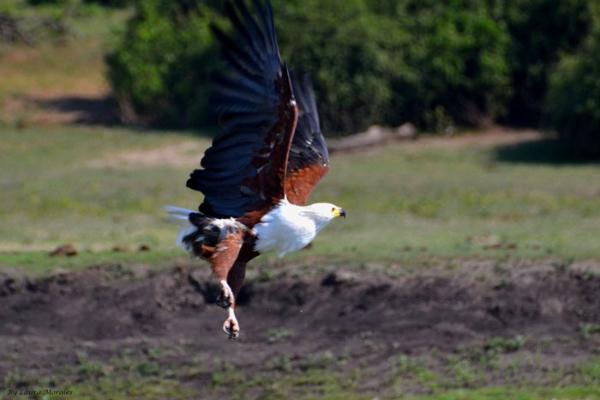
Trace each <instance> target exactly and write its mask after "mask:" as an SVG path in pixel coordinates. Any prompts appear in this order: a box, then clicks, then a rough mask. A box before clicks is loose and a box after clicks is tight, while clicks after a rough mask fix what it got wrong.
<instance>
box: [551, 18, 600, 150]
mask: <svg viewBox="0 0 600 400" xmlns="http://www.w3.org/2000/svg"><path fill="white" fill-rule="evenodd" d="M545 111H546V112H545V117H546V119H547V123H548V125H549V126H550V127H552V128H554V129H556V130H557V131H558V133H559V135H560V139H561V140H562V141H563V142H564V143H565V145H566V147H567V149H568V150H569V151H570V152H571V153H572V154H573V155H576V156H595V157H598V156H600V29H596V30H595V31H594V32H593V33H592V34H590V36H589V37H588V39H587V40H586V42H585V43H584V45H583V46H582V47H581V49H580V50H579V51H578V52H577V53H576V54H574V55H568V56H565V57H564V58H563V59H562V61H561V62H560V64H559V66H558V68H557V69H556V70H555V71H554V73H553V74H552V76H551V79H550V89H549V92H548V98H547V100H546V109H545Z"/></svg>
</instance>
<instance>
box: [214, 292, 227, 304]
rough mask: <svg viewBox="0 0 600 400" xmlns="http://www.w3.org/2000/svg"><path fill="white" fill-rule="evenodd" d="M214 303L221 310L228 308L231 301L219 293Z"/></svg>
mask: <svg viewBox="0 0 600 400" xmlns="http://www.w3.org/2000/svg"><path fill="white" fill-rule="evenodd" d="M215 303H216V304H217V305H218V306H219V307H223V308H229V307H231V300H230V299H229V297H225V295H224V294H223V292H221V293H219V295H218V296H217V300H216V301H215Z"/></svg>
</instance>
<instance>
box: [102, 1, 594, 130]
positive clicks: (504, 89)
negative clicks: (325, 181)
mask: <svg viewBox="0 0 600 400" xmlns="http://www.w3.org/2000/svg"><path fill="white" fill-rule="evenodd" d="M90 1H91V0H90ZM134 1H135V8H136V12H135V16H134V17H133V18H132V19H131V20H130V21H129V23H128V27H127V30H126V32H125V34H124V36H123V38H122V39H121V41H120V42H119V43H118V45H117V46H116V48H115V50H114V51H113V52H112V53H111V54H110V55H109V56H108V57H107V61H108V65H109V79H110V81H111V83H112V86H113V88H114V91H115V93H116V95H117V97H118V99H119V101H120V104H121V106H122V109H123V110H124V115H125V116H126V117H127V118H131V119H136V120H142V121H147V122H149V123H154V124H159V125H165V126H174V127H200V126H206V125H207V124H208V123H209V121H210V119H209V117H208V114H207V111H208V104H207V103H208V90H209V85H208V81H209V76H210V73H211V71H214V70H215V69H216V68H219V66H220V65H219V61H218V60H220V57H218V55H217V50H216V48H215V44H214V41H213V38H212V37H211V35H210V33H209V29H208V24H209V22H210V21H215V20H217V22H221V21H222V16H221V14H220V11H221V8H222V3H223V1H222V0H175V1H168V0H134ZM594 1H595V0H564V1H560V2H556V1H555V0H515V1H511V2H508V1H503V0H448V1H438V0H348V1H343V2H342V1H327V2H323V1H319V0H272V2H273V6H274V9H275V19H276V25H277V30H278V34H279V38H280V44H281V50H282V54H283V57H284V59H286V60H287V61H289V64H290V66H291V67H293V68H296V72H308V73H310V74H311V76H312V77H313V81H314V84H315V86H316V93H317V101H318V103H319V110H320V113H321V117H322V121H323V128H324V130H325V131H326V132H327V133H329V134H331V133H352V132H356V131H360V130H363V129H364V128H366V127H367V126H368V125H370V124H374V123H378V124H383V125H397V124H399V123H402V122H406V121H411V122H414V123H416V124H418V125H419V126H421V127H423V128H427V129H432V130H436V131H439V130H445V129H446V128H448V127H449V126H451V125H454V124H461V125H462V124H468V125H471V124H481V123H483V122H487V121H493V120H494V119H497V118H498V117H502V116H503V115H505V113H506V111H508V116H506V118H505V119H504V122H509V123H535V122H536V121H537V120H538V119H539V115H540V112H541V108H542V103H543V98H544V96H545V93H546V91H547V80H548V75H549V72H550V71H551V69H552V68H553V67H554V65H555V64H556V62H557V60H558V58H559V55H560V54H562V53H564V52H567V51H571V50H572V49H574V48H575V47H576V46H577V45H578V44H579V43H580V42H581V41H582V38H583V37H584V36H585V34H586V32H587V31H589V26H590V23H591V22H590V21H591V17H590V15H589V14H590V12H589V11H590V4H592V3H593V2H594ZM565 68H566V67H565Z"/></svg>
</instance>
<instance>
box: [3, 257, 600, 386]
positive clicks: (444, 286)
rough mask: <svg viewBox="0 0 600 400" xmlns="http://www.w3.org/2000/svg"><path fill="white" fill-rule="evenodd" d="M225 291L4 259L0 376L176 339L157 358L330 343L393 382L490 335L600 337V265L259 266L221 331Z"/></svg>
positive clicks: (566, 341) (296, 354) (266, 356)
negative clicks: (220, 302)
mask: <svg viewBox="0 0 600 400" xmlns="http://www.w3.org/2000/svg"><path fill="white" fill-rule="evenodd" d="M286 268H288V267H286ZM290 270H291V269H290ZM291 275H294V276H295V277H291ZM397 275H398V274H397ZM217 293H218V287H217V285H216V284H215V282H214V281H213V280H212V279H211V277H210V274H209V273H208V270H207V268H206V267H202V268H191V267H185V266H183V267H182V266H179V267H175V268H172V269H170V270H161V271H156V270H152V269H149V268H145V267H132V268H125V267H121V266H104V267H94V268H89V269H86V270H83V271H79V272H60V273H54V274H52V275H51V276H47V277H40V278H32V277H28V276H25V275H22V274H19V273H17V272H15V271H9V270H6V271H0V321H1V322H0V354H9V353H10V354H12V355H13V356H12V357H10V358H5V357H3V358H2V359H1V360H0V377H2V376H5V375H6V374H7V373H9V372H10V371H11V370H13V369H14V368H19V369H20V370H26V371H33V373H39V374H53V373H56V371H57V370H58V365H59V364H60V365H69V364H71V363H77V357H78V356H77V354H78V352H80V351H82V349H83V350H85V352H86V354H88V355H90V357H93V358H95V359H98V360H103V361H105V362H109V361H108V360H110V359H111V357H114V356H115V355H117V354H121V352H122V351H123V350H124V349H128V350H129V351H132V352H134V353H136V352H139V353H140V354H142V353H144V352H147V351H148V349H149V348H153V347H161V346H162V347H165V346H166V347H169V346H170V345H173V346H175V345H176V346H179V347H180V348H182V349H183V351H181V352H179V353H178V355H176V356H173V355H171V356H169V357H170V358H169V359H168V360H162V359H160V360H159V362H167V361H168V363H169V365H171V366H172V365H177V364H178V363H180V364H189V363H190V362H192V360H193V362H194V363H202V364H203V365H206V366H211V365H215V363H217V362H219V363H222V362H226V363H231V364H232V365H238V366H244V367H245V368H246V369H252V368H256V369H261V368H263V367H264V365H266V363H267V362H268V361H269V360H272V359H273V358H274V357H278V356H281V355H282V354H283V355H286V356H288V357H290V359H292V360H294V359H302V358H303V357H307V356H308V355H310V354H317V353H319V352H323V351H327V352H328V353H329V354H332V355H333V356H334V357H337V356H338V355H341V354H344V355H345V356H346V357H348V355H351V359H356V360H359V359H360V360H363V361H364V360H368V364H369V365H370V366H371V367H372V368H373V369H374V371H376V370H379V371H380V372H379V373H374V375H375V376H380V379H382V380H384V379H385V366H386V365H387V364H386V363H387V360H388V359H389V358H390V357H392V356H396V355H398V354H406V355H413V356H414V355H416V356H418V355H420V354H426V353H427V354H428V353H429V352H431V351H432V349H436V351H437V352H439V353H456V352H458V351H460V350H461V349H464V348H467V347H468V346H485V345H486V343H489V339H490V338H494V337H504V338H512V337H517V336H520V337H524V338H527V342H526V346H530V347H531V349H533V348H535V349H537V351H538V352H539V353H540V354H541V356H542V357H545V356H547V357H548V360H549V361H548V362H554V363H561V362H563V361H564V362H565V363H569V362H572V361H573V360H575V361H577V360H581V359H585V358H586V357H591V355H592V354H593V352H594V348H597V340H596V341H594V340H592V341H590V340H589V338H584V337H583V335H582V326H596V325H597V324H600V296H599V294H600V266H599V265H598V264H593V263H588V264H586V263H579V264H572V265H563V264H560V263H553V262H550V261H547V262H536V263H534V262H515V263H512V264H511V263H498V262H493V261H477V262H475V261H468V262H464V263H462V265H461V266H460V267H458V268H436V269H429V270H426V271H423V272H413V273H405V274H399V276H396V277H391V276H386V275H384V274H381V273H379V274H370V273H368V272H367V271H364V270H363V271H354V270H350V269H348V270H345V269H343V268H337V269H333V268H332V269H331V270H330V272H328V273H325V274H314V273H306V274H300V273H297V272H296V273H293V274H292V273H282V274H281V276H279V277H277V278H273V279H269V280H267V279H264V278H263V279H259V278H258V277H256V278H253V279H250V280H249V281H248V282H247V284H246V286H245V287H244V289H243V291H242V293H241V294H240V296H239V308H238V319H239V321H240V325H241V329H242V331H241V337H240V339H239V340H237V341H230V340H227V339H226V336H225V334H224V333H223V332H222V331H221V325H222V322H223V320H224V319H225V316H226V313H225V312H224V310H222V309H220V308H218V307H217V306H215V305H214V304H212V303H214V301H215V298H216V295H217ZM540 343H543V344H544V346H543V348H542V350H541V351H540ZM561 360H562V361H561ZM0 381H1V379H0ZM373 384H376V383H373Z"/></svg>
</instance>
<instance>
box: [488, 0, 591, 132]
mask: <svg viewBox="0 0 600 400" xmlns="http://www.w3.org/2000/svg"><path fill="white" fill-rule="evenodd" d="M594 1H595V0H560V1H556V0H514V1H506V2H500V3H499V4H500V5H501V6H499V7H498V9H497V15H498V17H499V18H501V19H502V20H503V21H504V23H505V24H506V27H507V29H508V32H509V34H510V51H509V59H508V62H509V65H510V70H511V87H512V88H513V96H512V98H511V99H510V102H509V108H508V113H507V115H506V116H505V118H504V119H503V120H504V121H505V122H508V123H511V124H517V125H528V126H537V125H538V124H539V122H540V116H541V113H542V107H543V103H544V97H545V96H546V91H547V88H548V78H549V74H550V72H551V71H552V69H553V68H554V67H555V65H556V63H557V62H558V60H559V57H560V55H561V54H563V53H569V52H570V53H572V52H573V51H575V50H576V49H577V48H578V46H579V45H580V44H581V42H582V41H583V40H584V38H585V37H586V36H587V34H588V32H589V29H590V26H591V22H592V17H591V15H592V10H591V5H592V3H593V2H594Z"/></svg>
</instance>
